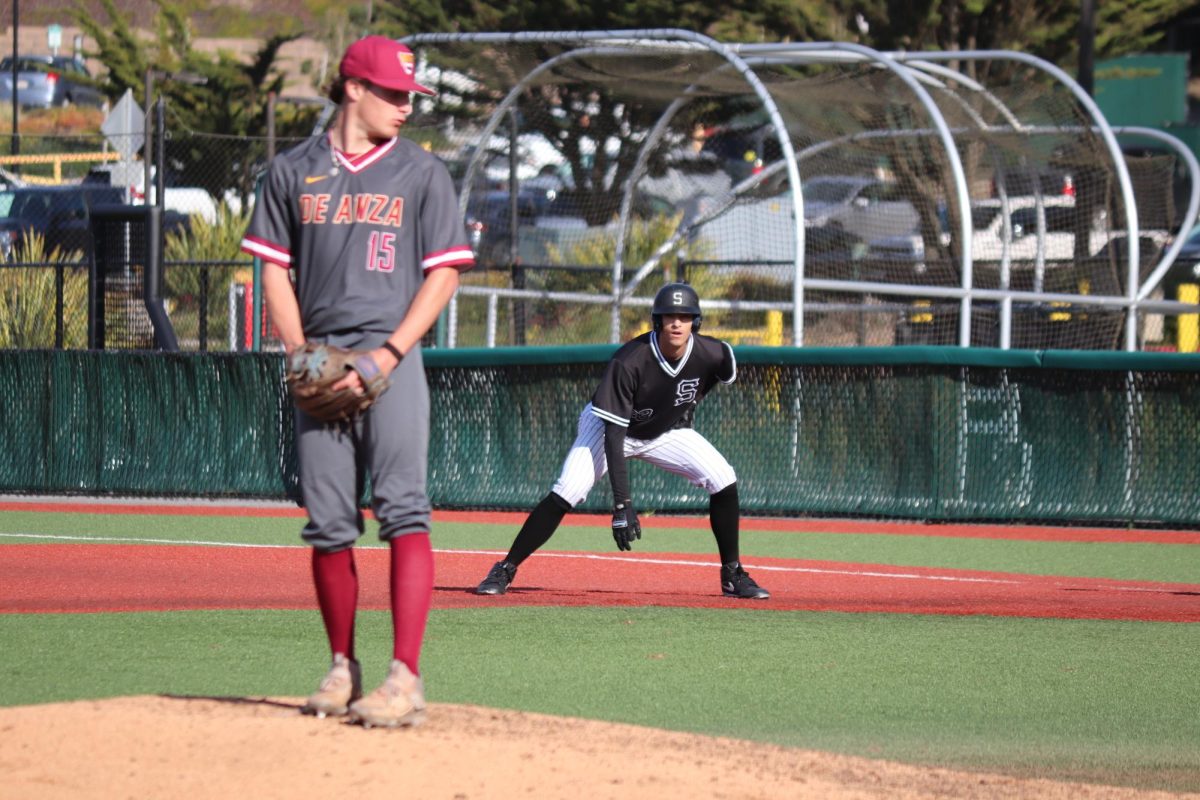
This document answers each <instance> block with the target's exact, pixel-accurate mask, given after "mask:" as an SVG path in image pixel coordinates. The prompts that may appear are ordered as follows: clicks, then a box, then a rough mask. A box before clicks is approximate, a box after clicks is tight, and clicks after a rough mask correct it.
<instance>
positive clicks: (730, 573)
mask: <svg viewBox="0 0 1200 800" xmlns="http://www.w3.org/2000/svg"><path fill="white" fill-rule="evenodd" d="M721 593H722V594H724V595H725V596H726V597H741V598H744V599H748V600H766V599H767V598H769V597H770V596H771V593H770V592H768V591H767V590H766V589H764V588H762V587H761V586H759V585H758V584H757V583H755V582H754V578H751V577H750V576H749V575H748V574H747V573H746V570H744V569H742V565H741V564H739V563H738V562H736V561H732V562H730V563H728V564H722V565H721Z"/></svg>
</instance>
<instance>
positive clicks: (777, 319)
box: [763, 311, 783, 347]
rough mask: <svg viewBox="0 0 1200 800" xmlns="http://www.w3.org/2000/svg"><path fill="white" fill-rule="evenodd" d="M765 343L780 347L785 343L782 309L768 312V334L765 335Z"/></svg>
mask: <svg viewBox="0 0 1200 800" xmlns="http://www.w3.org/2000/svg"><path fill="white" fill-rule="evenodd" d="M763 344H765V345H767V346H769V347H780V346H782V345H783V312H782V311H768V312H767V334H766V336H764V337H763Z"/></svg>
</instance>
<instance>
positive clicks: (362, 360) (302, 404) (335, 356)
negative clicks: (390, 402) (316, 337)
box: [287, 342, 390, 422]
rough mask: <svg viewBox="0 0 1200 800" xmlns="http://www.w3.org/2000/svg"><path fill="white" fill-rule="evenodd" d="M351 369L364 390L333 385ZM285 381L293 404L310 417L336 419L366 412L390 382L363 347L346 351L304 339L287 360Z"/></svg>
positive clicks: (339, 419)
mask: <svg viewBox="0 0 1200 800" xmlns="http://www.w3.org/2000/svg"><path fill="white" fill-rule="evenodd" d="M351 370H353V371H354V372H357V373H358V374H359V377H361V378H362V382H363V387H364V392H363V393H362V394H357V393H355V392H354V391H353V390H352V389H338V390H337V391H334V389H333V385H334V384H335V383H337V382H338V381H340V380H341V379H342V378H345V377H346V373H348V372H350V371H351ZM287 384H288V388H289V389H291V391H292V397H293V398H295V400H296V406H297V407H298V408H299V409H300V410H302V411H303V412H304V413H306V414H308V415H309V416H310V417H312V418H313V419H317V420H320V421H322V422H338V421H341V420H347V419H352V418H353V417H356V416H358V415H359V414H361V413H362V412H364V411H366V410H367V409H368V408H370V407H371V405H372V404H373V403H374V402H375V401H376V400H378V399H379V396H380V395H381V394H383V392H384V391H385V390H386V389H387V388H388V386H389V385H390V384H389V383H388V380H387V378H385V377H384V376H383V374H382V373H381V372H380V371H379V365H378V364H376V363H375V359H373V358H371V355H370V353H368V352H366V351H365V350H347V349H345V348H344V347H336V346H334V345H331V344H319V343H317V342H305V343H304V344H303V345H301V346H300V347H297V348H296V349H295V350H293V351H292V355H291V357H290V358H289V359H288V367H287Z"/></svg>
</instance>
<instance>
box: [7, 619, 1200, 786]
mask: <svg viewBox="0 0 1200 800" xmlns="http://www.w3.org/2000/svg"><path fill="white" fill-rule="evenodd" d="M390 642H391V628H390V621H389V616H388V614H387V613H386V612H362V613H361V614H360V623H359V626H358V651H359V656H360V658H361V659H362V660H363V661H364V667H365V670H366V680H367V682H368V683H373V682H375V681H378V680H380V679H381V678H382V677H383V670H384V668H385V664H386V662H387V660H388V658H390ZM1197 652H1200V626H1198V625H1188V624H1172V623H1147V622H1113V621H1094V620H1043V619H1038V620H1031V619H1008V618H993V617H960V616H954V617H952V616H916V615H901V614H842V613H813V612H771V613H765V612H754V611H739V610H722V611H716V610H695V609H676V608H514V607H509V608H476V609H465V610H463V609H460V610H438V611H435V612H434V613H433V614H432V616H431V619H430V624H429V629H428V633H427V637H426V646H425V651H424V660H423V662H422V672H423V674H424V675H425V678H426V682H427V689H428V694H429V697H430V699H431V700H432V701H433V702H455V703H472V704H480V705H487V706H496V707H502V708H514V709H524V710H530V711H538V712H544V713H550V714H558V715H571V716H580V717H587V718H592V719H602V720H613V721H621V722H628V723H635V724H641V725H648V726H654V727H661V728H667V729H673V730H682V731H693V732H698V733H704V734H713V735H724V736H733V737H738V738H745V739H755V740H761V741H768V742H775V743H778V744H782V745H788V746H797V747H805V748H816V749H822V750H829V751H836V752H844V753H852V754H859V755H865V756H869V757H874V758H887V759H895V760H900V761H906V762H910V763H918V764H929V765H943V766H952V767H961V768H970V769H984V770H989V771H999V772H1006V773H1010V774H1015V775H1024V776H1037V777H1047V778H1058V779H1071V780H1082V781H1088V782H1098V783H1109V784H1115V785H1130V786H1138V787H1145V788H1160V789H1169V790H1175V791H1200V748H1197V746H1196V743H1197V742H1200V714H1198V713H1197V710H1198V709H1200V668H1198V667H1197V664H1196V660H1195V654H1196V653H1197ZM326 659H327V654H326V651H325V642H324V637H323V634H322V632H321V623H320V618H319V616H318V615H317V614H316V612H315V611H312V612H309V611H220V612H215V611H189V612H169V613H124V614H26V615H15V614H0V669H2V670H3V674H4V675H5V681H3V682H0V704H2V705H17V704H28V703H34V702H49V701H58V700H70V699H79V698H93V697H106V696H116V695H128V694H145V693H150V694H172V695H199V696H220V697H228V696H235V697H242V696H248V697H256V696H264V695H272V696H277V695H284V696H301V695H304V694H307V693H308V692H309V691H311V689H312V688H313V686H314V685H315V683H316V681H317V679H318V678H319V677H320V676H321V675H322V674H323V673H324V670H325V668H326ZM647 755H648V757H652V754H647Z"/></svg>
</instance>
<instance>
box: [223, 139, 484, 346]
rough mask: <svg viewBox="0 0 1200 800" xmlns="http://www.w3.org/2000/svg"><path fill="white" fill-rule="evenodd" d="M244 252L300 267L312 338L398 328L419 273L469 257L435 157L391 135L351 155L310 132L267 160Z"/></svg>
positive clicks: (462, 263)
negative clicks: (261, 189)
mask: <svg viewBox="0 0 1200 800" xmlns="http://www.w3.org/2000/svg"><path fill="white" fill-rule="evenodd" d="M242 249H243V250H245V251H246V252H248V253H250V254H252V255H256V256H258V257H260V258H262V259H263V260H264V261H270V262H272V263H275V264H278V265H280V266H283V267H294V268H295V271H296V294H297V297H298V299H299V302H300V318H301V319H302V320H303V325H304V335H305V336H306V337H308V338H313V337H317V336H323V335H327V334H330V333H335V332H339V331H348V330H359V331H377V332H387V333H390V332H392V331H393V330H395V329H396V327H397V326H398V325H399V324H400V322H401V320H403V319H404V315H405V314H406V313H407V312H408V307H409V305H410V304H411V303H412V299H413V297H414V296H415V295H416V293H417V290H418V289H420V287H421V283H422V282H423V281H424V277H425V274H426V273H428V272H429V271H430V270H434V269H438V268H441V267H453V268H456V269H459V270H460V271H465V270H468V269H470V268H471V267H472V266H473V265H474V263H475V257H474V254H473V253H472V251H471V248H470V246H469V245H468V244H467V237H466V235H465V231H464V229H463V226H462V224H461V221H460V216H459V210H458V201H457V199H456V196H455V191H454V184H453V182H452V181H451V179H450V174H449V173H448V172H447V171H446V168H445V166H444V165H443V164H442V162H441V161H439V160H438V159H437V157H436V156H433V155H431V154H430V153H427V152H425V151H424V150H422V149H421V148H420V147H419V146H418V145H416V144H415V143H413V142H411V141H409V140H407V139H401V138H396V139H392V140H391V141H389V142H386V143H384V144H382V145H379V146H377V147H375V148H373V149H372V150H370V151H368V152H366V153H363V154H361V155H359V156H356V157H355V158H353V159H350V158H347V157H346V156H345V155H344V154H343V153H341V152H338V151H336V150H334V149H333V148H332V147H331V146H330V142H329V137H328V136H316V137H313V138H311V139H309V140H308V141H305V142H303V143H302V144H300V145H297V146H296V147H294V148H292V149H291V150H289V151H287V152H285V153H282V154H280V155H279V156H278V157H276V158H275V160H274V161H273V162H272V164H271V169H270V172H269V173H268V175H267V179H266V182H265V184H264V187H263V191H262V194H261V196H260V198H259V200H258V202H257V204H256V206H255V209H254V215H253V217H252V218H251V221H250V227H249V229H248V230H247V231H246V235H245V237H244V238H243V239H242Z"/></svg>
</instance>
